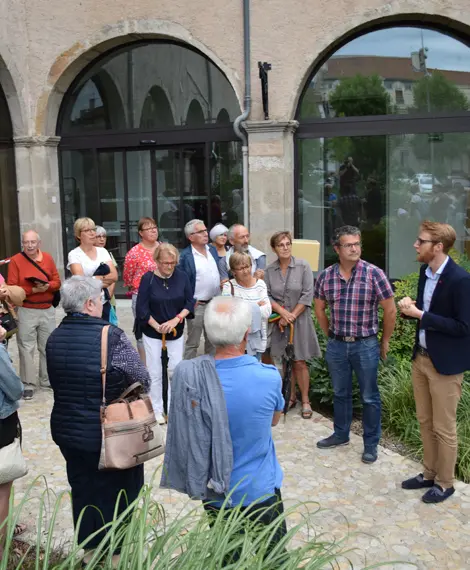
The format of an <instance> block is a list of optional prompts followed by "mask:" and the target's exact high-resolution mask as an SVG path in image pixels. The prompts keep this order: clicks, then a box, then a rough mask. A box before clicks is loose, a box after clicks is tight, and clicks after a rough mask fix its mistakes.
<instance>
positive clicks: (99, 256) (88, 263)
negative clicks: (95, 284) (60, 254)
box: [67, 247, 111, 277]
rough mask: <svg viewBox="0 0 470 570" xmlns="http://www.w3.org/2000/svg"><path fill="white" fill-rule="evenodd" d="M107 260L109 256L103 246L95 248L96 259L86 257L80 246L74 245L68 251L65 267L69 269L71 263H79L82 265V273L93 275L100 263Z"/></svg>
mask: <svg viewBox="0 0 470 570" xmlns="http://www.w3.org/2000/svg"><path fill="white" fill-rule="evenodd" d="M108 261H111V256H110V255H109V252H108V250H107V249H105V248H104V247H97V248H96V259H91V258H90V257H88V255H87V254H86V253H85V252H84V251H83V249H82V248H81V247H76V248H75V249H72V251H70V252H69V257H68V263H67V269H68V270H69V271H70V266H71V265H72V264H73V263H79V264H80V265H81V266H82V269H83V275H85V277H93V275H94V273H95V271H96V270H97V269H98V267H99V265H100V263H108Z"/></svg>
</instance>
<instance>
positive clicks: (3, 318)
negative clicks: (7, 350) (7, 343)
mask: <svg viewBox="0 0 470 570" xmlns="http://www.w3.org/2000/svg"><path fill="white" fill-rule="evenodd" d="M15 317H16V315H15V314H14V312H13V310H12V309H10V308H9V307H8V305H7V304H6V303H5V302H2V303H1V306H0V326H1V327H3V328H4V329H5V330H6V331H7V334H6V336H5V339H7V340H8V339H9V338H11V337H12V336H13V335H14V334H16V333H17V332H18V322H17V320H16V318H15Z"/></svg>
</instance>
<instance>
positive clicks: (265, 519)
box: [203, 489, 287, 566]
mask: <svg viewBox="0 0 470 570" xmlns="http://www.w3.org/2000/svg"><path fill="white" fill-rule="evenodd" d="M274 493H275V494H274V495H273V496H272V497H270V498H269V499H267V500H266V501H263V502H262V503H257V504H256V505H251V506H249V507H241V511H242V512H243V514H244V515H245V516H246V517H248V518H251V519H256V520H257V521H258V522H259V524H263V525H266V526H268V525H270V524H271V523H272V522H273V521H275V520H276V519H277V518H278V517H279V516H280V515H282V514H283V513H284V505H283V503H282V496H281V490H280V489H274ZM203 506H204V510H205V511H206V512H207V513H209V516H210V515H211V514H212V515H213V517H214V519H215V517H217V515H218V513H219V511H220V509H218V508H217V507H214V506H212V505H211V504H210V502H207V501H203ZM269 507H271V508H269ZM262 509H266V510H265V512H263V513H262V514H261V515H260V510H262ZM229 516H230V509H225V513H224V518H228V517H229ZM211 518H212V517H211V516H210V518H209V524H210V526H213V524H214V522H213V520H211ZM286 534H287V526H286V521H285V519H284V520H283V521H282V524H280V525H279V527H278V528H277V530H276V532H275V534H274V536H273V538H272V539H271V541H270V545H269V547H270V548H269V550H270V549H271V548H274V546H276V544H278V543H279V542H280V541H281V539H282V538H283V537H284V536H285V535H286ZM239 557H240V554H239V553H237V552H236V551H235V552H233V553H232V554H231V555H230V556H228V557H226V558H225V559H224V566H226V565H228V564H230V563H232V562H236V561H237V560H238V559H239Z"/></svg>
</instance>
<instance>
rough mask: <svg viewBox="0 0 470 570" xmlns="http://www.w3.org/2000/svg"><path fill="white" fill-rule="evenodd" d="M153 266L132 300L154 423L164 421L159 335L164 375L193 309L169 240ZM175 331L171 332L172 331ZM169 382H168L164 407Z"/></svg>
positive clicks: (179, 351)
mask: <svg viewBox="0 0 470 570" xmlns="http://www.w3.org/2000/svg"><path fill="white" fill-rule="evenodd" d="M154 260H155V265H156V267H155V269H154V270H153V271H148V272H147V273H146V274H145V275H144V276H143V277H142V279H141V281H140V286H139V293H138V295H137V302H136V317H137V320H138V321H139V323H140V326H141V328H142V340H143V345H144V349H145V358H146V362H147V368H148V371H149V373H150V378H151V385H150V398H151V400H152V405H153V409H154V412H155V416H156V418H157V421H158V423H160V424H163V423H165V417H164V410H163V392H162V376H163V370H162V360H161V358H162V335H163V334H164V335H165V336H166V345H167V350H168V358H169V361H168V376H169V378H171V374H172V372H173V370H174V369H175V366H176V365H177V364H179V363H180V362H181V361H182V360H183V353H184V337H183V332H184V321H185V319H186V317H187V316H188V315H192V314H193V312H194V303H195V299H194V298H193V290H192V288H191V284H190V282H189V278H188V276H187V275H186V273H185V272H184V271H183V270H181V269H180V268H179V267H176V266H177V264H178V261H179V253H178V250H177V249H176V247H174V246H173V245H171V244H169V243H163V244H161V245H160V246H159V247H158V248H157V249H156V250H155V254H154ZM174 331H175V332H174ZM169 408H170V386H169V385H168V409H169Z"/></svg>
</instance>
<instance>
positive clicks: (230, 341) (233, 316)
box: [204, 297, 252, 347]
mask: <svg viewBox="0 0 470 570" xmlns="http://www.w3.org/2000/svg"><path fill="white" fill-rule="evenodd" d="M251 319H252V308H251V305H250V302H249V301H245V300H244V299H240V298H239V297H214V298H213V299H212V301H211V302H210V303H209V304H208V305H207V307H206V310H205V312H204V329H205V330H206V332H207V336H208V338H209V340H210V342H211V343H212V344H213V345H214V346H216V347H217V346H234V345H238V344H240V343H241V342H242V340H243V338H244V336H245V334H246V333H247V331H248V330H249V328H250V326H251Z"/></svg>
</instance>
